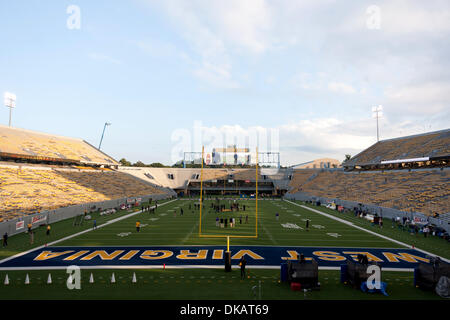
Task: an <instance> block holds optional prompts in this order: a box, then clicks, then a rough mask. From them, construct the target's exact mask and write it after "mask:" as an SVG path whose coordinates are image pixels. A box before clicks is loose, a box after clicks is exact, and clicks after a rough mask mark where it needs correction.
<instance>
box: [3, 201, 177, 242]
mask: <svg viewBox="0 0 450 320" xmlns="http://www.w3.org/2000/svg"><path fill="white" fill-rule="evenodd" d="M172 196H173V194H151V195H145V196H135V197H128V198H120V199H114V200H107V201H99V202H90V203H84V204H79V205H73V206H69V207H64V208H59V209H55V210H49V211H42V212H41V213H36V214H32V215H26V216H24V217H23V218H17V219H13V220H8V221H4V222H1V223H0V236H2V237H3V235H4V234H5V232H7V233H8V237H9V236H12V235H15V234H19V233H21V232H25V231H27V224H28V223H31V221H32V219H33V217H35V216H44V217H45V221H42V222H39V223H35V224H34V225H33V226H32V229H34V228H37V227H39V225H41V224H46V223H50V224H51V223H54V222H58V221H61V220H65V219H70V218H74V217H75V216H78V215H80V214H84V210H85V209H87V210H89V208H92V207H94V206H95V207H96V208H101V209H102V211H103V210H106V209H111V208H116V207H118V206H120V204H122V203H126V201H127V199H135V198H142V201H143V202H145V201H148V199H150V198H151V199H153V200H162V199H167V198H171V197H172ZM20 220H23V221H24V222H25V223H24V227H23V228H22V229H19V230H16V222H18V221H20Z"/></svg>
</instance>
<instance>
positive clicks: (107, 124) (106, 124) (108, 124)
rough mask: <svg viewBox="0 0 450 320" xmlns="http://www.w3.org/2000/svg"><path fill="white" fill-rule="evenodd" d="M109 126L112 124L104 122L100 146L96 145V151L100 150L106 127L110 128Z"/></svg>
mask: <svg viewBox="0 0 450 320" xmlns="http://www.w3.org/2000/svg"><path fill="white" fill-rule="evenodd" d="M111 124H112V123H111V122H105V125H104V126H103V132H102V137H101V139H100V144H99V145H98V150H100V148H101V146H102V141H103V136H104V135H105V129H106V126H110V125H111Z"/></svg>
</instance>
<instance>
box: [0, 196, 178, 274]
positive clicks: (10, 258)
mask: <svg viewBox="0 0 450 320" xmlns="http://www.w3.org/2000/svg"><path fill="white" fill-rule="evenodd" d="M176 200H178V199H174V200H170V201H167V202H164V203H162V204H160V205H159V207H162V206H163V205H166V204H168V203H171V202H173V201H176ZM139 213H142V210H139V211H137V212H134V213H130V214H128V215H124V216H122V217H119V218H116V219H112V220H109V221H107V222H105V223H104V224H101V225H99V226H98V227H97V229H100V228H103V227H105V226H107V225H110V224H112V223H115V222H118V221H121V220H124V219H127V218H130V217H133V216H135V215H137V214H139ZM93 230H94V229H93V228H89V229H86V230H83V231H80V232H78V233H74V234H71V235H70V236H67V237H64V238H62V239H59V240H56V241H53V242H50V243H47V245H42V246H39V247H36V248H33V249H30V250H27V251H24V252H20V253H18V254H16V255H13V256H11V257H8V258H5V259H3V260H1V261H0V265H1V264H2V263H3V262H6V261H9V260H12V259H15V258H17V257H20V256H23V255H25V254H27V253H30V252H33V251H35V250H39V249H42V248H46V247H47V246H51V245H54V244H56V243H59V242H62V241H65V240H68V239H71V238H74V237H77V236H79V235H82V234H85V233H87V232H89V231H93Z"/></svg>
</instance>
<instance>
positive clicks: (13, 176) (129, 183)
mask: <svg viewBox="0 0 450 320" xmlns="http://www.w3.org/2000/svg"><path fill="white" fill-rule="evenodd" d="M157 193H161V191H160V190H159V189H156V188H153V187H152V186H150V185H147V184H145V183H144V182H142V181H139V180H137V179H135V178H133V177H131V176H130V175H128V174H125V173H121V172H116V171H104V170H98V171H92V170H86V171H75V170H73V171H67V170H34V169H22V170H20V169H19V167H17V168H14V167H0V219H2V220H3V219H11V218H14V217H16V216H21V215H22V214H30V213H36V212H39V211H42V210H51V209H56V208H61V207H66V206H70V205H75V204H82V203H89V202H96V201H104V200H111V199H117V198H124V197H133V196H139V195H148V194H157Z"/></svg>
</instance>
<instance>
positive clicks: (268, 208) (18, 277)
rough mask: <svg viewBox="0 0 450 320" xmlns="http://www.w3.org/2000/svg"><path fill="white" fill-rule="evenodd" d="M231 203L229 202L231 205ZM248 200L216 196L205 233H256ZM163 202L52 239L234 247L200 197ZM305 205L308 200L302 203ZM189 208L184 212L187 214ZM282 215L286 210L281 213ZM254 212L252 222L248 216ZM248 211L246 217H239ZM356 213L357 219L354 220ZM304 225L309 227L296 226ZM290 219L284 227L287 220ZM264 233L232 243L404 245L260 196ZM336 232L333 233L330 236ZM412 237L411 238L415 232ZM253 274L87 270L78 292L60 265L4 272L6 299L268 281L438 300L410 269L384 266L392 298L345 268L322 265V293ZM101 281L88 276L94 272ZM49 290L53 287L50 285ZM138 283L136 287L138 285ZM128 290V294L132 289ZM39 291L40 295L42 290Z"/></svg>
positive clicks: (13, 248)
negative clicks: (230, 222)
mask: <svg viewBox="0 0 450 320" xmlns="http://www.w3.org/2000/svg"><path fill="white" fill-rule="evenodd" d="M229 201H232V200H228V199H227V200H222V203H223V204H225V205H226V206H227V207H228V206H229V204H230V203H229ZM238 201H239V202H240V203H241V204H244V203H245V205H246V210H245V212H244V211H239V212H227V213H219V214H217V213H216V212H214V210H213V209H212V208H211V203H216V202H215V200H205V201H204V203H203V204H204V206H205V208H204V209H203V210H202V221H201V224H202V235H208V234H209V235H217V234H222V235H235V236H239V235H254V234H255V230H256V210H255V205H256V202H255V201H254V200H238ZM165 202H166V203H165V204H163V202H162V201H161V202H159V203H160V205H159V206H158V209H157V211H156V212H155V213H149V212H144V213H138V214H135V215H133V213H132V212H127V211H123V212H117V213H116V214H113V215H110V216H103V217H97V225H98V226H99V228H98V229H97V230H91V229H92V222H85V224H84V225H83V226H73V220H72V219H69V220H66V221H61V222H58V223H54V224H52V234H51V236H50V238H51V239H50V240H51V241H55V240H57V239H60V238H62V237H66V236H68V235H70V234H74V233H77V232H80V231H82V230H88V229H89V230H91V231H89V232H86V233H84V234H81V235H78V236H75V237H73V238H70V239H67V240H64V241H61V242H59V243H57V244H55V245H57V246H116V245H117V246H157V245H173V246H179V245H223V246H225V245H226V241H225V238H208V237H200V236H199V225H200V213H199V210H195V209H194V206H193V205H194V203H197V202H196V201H194V200H175V201H165ZM297 204H300V203H299V202H298V203H297ZM312 208H314V209H320V210H321V211H323V212H326V213H329V214H332V215H336V216H339V217H340V218H342V217H344V218H345V219H348V220H351V221H352V222H354V223H355V225H360V226H362V227H364V228H367V229H369V230H372V231H376V232H379V233H381V234H384V235H386V236H389V237H390V238H392V239H396V240H399V241H402V242H406V243H408V244H409V243H410V242H407V240H409V239H411V238H412V239H414V244H415V245H416V247H418V248H421V247H423V249H425V250H427V251H430V252H433V253H435V254H439V255H442V256H444V257H445V256H446V257H448V253H449V251H448V243H446V242H444V241H443V240H441V239H436V238H423V237H420V238H415V237H412V236H410V235H409V234H408V233H406V234H405V232H404V231H401V230H397V229H393V228H388V223H385V228H383V229H379V228H375V227H372V226H370V223H368V222H367V223H366V221H363V220H362V219H357V218H354V217H352V216H350V215H343V214H340V213H337V212H335V211H332V210H329V209H326V208H323V207H321V208H318V207H312ZM181 209H183V211H184V214H183V215H181ZM276 213H279V218H278V219H277V217H276ZM127 215H133V216H130V217H127V218H125V219H123V220H121V221H117V222H115V223H112V224H109V225H106V226H104V227H101V225H102V224H103V223H105V222H107V221H109V220H111V219H115V218H118V217H126V216H127ZM247 215H248V223H246V222H245V217H246V216H247ZM222 216H227V217H231V216H233V217H235V218H236V221H237V224H236V226H235V227H234V228H229V227H228V228H220V227H217V226H216V217H222ZM241 216H242V223H239V219H240V217H241ZM306 219H309V220H310V227H309V231H306V230H305V224H306V221H305V220H306ZM353 219H357V220H355V221H353ZM136 221H140V222H141V230H140V232H137V231H136V228H135V224H136ZM294 224H295V225H297V226H299V227H302V228H303V229H293V228H291V227H286V226H292V225H294ZM283 225H284V226H283ZM257 229H258V237H257V238H255V239H253V238H232V239H231V245H271V246H272V245H275V246H284V245H285V246H314V247H320V246H324V247H361V248H396V247H401V246H400V245H399V244H396V243H394V242H391V241H389V240H386V239H382V238H379V237H377V236H376V235H373V234H370V233H367V232H364V231H362V230H358V229H355V228H353V227H351V226H349V225H346V224H344V223H341V222H338V221H335V220H332V219H330V218H328V217H324V216H322V215H319V214H317V213H315V212H312V211H309V210H307V209H305V208H302V207H299V206H298V205H296V204H293V203H289V202H287V201H281V200H260V201H258V228H257ZM330 234H332V235H330ZM408 237H410V238H408ZM8 242H9V246H8V247H7V248H6V249H5V248H3V249H1V250H0V255H1V257H2V258H3V257H7V256H11V255H13V254H16V253H18V252H22V251H25V250H29V249H31V248H33V247H36V246H38V245H42V244H43V243H45V242H48V240H47V239H46V236H45V230H44V228H42V230H38V232H37V234H36V237H35V243H34V245H30V244H29V238H28V235H26V234H20V235H16V236H13V237H11V238H10V239H9V241H8ZM249 271H250V276H251V277H250V278H248V279H245V280H240V279H239V271H238V270H233V272H231V273H225V272H224V271H223V269H165V270H163V269H151V270H150V269H148V270H142V269H140V270H126V269H121V270H82V279H83V280H82V286H83V289H82V290H80V291H70V290H68V289H67V288H66V286H65V279H66V278H67V275H66V274H65V272H64V271H63V270H57V271H55V270H52V271H44V270H42V271H36V270H33V271H8V272H6V271H0V281H1V282H2V283H3V280H4V278H5V275H6V273H8V276H9V277H10V284H9V285H8V286H5V285H3V284H0V297H1V298H2V299H22V298H24V299H30V298H36V297H38V298H40V299H91V298H97V299H253V298H254V293H253V291H252V290H251V288H252V287H253V286H255V285H257V284H259V281H261V283H262V288H263V289H262V292H263V294H262V299H304V298H306V299H437V298H439V297H438V296H437V295H436V294H435V293H433V292H423V291H421V290H419V289H416V288H414V287H413V285H412V277H413V275H412V273H410V272H383V281H386V282H387V283H388V289H387V291H388V293H389V294H390V295H389V297H384V296H382V295H381V294H380V295H369V294H363V293H361V292H360V291H359V290H355V289H352V288H349V287H347V286H344V285H343V284H341V283H339V271H327V270H321V271H319V277H320V282H321V284H322V288H321V290H320V291H313V292H308V293H306V295H305V294H304V293H303V292H302V293H299V292H292V291H291V290H290V289H289V287H288V286H287V285H286V284H285V283H279V277H280V276H279V273H280V272H279V270H276V269H250V270H249ZM49 272H51V273H52V277H53V279H54V283H53V284H52V285H47V284H46V280H47V276H48V273H49ZM91 272H92V273H93V275H94V277H95V279H96V281H95V283H94V284H89V283H88V282H87V279H88V276H89V274H90V273H91ZM112 272H114V273H115V275H116V279H117V280H116V281H117V282H116V283H114V284H111V283H110V280H109V279H110V277H111V273H112ZM133 272H136V275H137V277H138V283H136V284H132V283H131V277H132V274H133ZM26 273H28V274H29V276H30V280H31V284H29V285H25V284H24V279H25V274H26ZM43 288H45V290H42V289H43ZM131 289H132V290H131ZM124 292H126V294H124ZM38 293H39V295H37V294H38Z"/></svg>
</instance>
